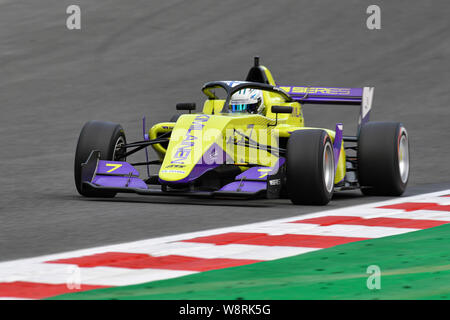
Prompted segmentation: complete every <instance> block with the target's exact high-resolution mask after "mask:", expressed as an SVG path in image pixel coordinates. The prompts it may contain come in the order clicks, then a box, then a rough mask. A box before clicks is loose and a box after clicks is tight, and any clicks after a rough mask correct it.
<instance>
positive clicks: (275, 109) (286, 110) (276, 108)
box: [272, 106, 292, 114]
mask: <svg viewBox="0 0 450 320" xmlns="http://www.w3.org/2000/svg"><path fill="white" fill-rule="evenodd" d="M272 113H276V114H278V113H292V107H287V106H272Z"/></svg>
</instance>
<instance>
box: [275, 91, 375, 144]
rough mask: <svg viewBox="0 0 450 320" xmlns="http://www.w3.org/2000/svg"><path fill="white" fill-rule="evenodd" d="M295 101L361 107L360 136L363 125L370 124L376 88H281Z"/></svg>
mask: <svg viewBox="0 0 450 320" xmlns="http://www.w3.org/2000/svg"><path fill="white" fill-rule="evenodd" d="M279 88H280V89H283V90H284V91H286V93H288V94H289V95H290V96H291V97H292V99H293V100H295V101H297V102H299V103H301V104H335V105H359V106H360V113H359V119H358V135H359V131H360V128H361V126H362V125H364V124H365V123H367V122H369V117H370V110H371V109H372V101H373V91H374V87H364V88H329V87H289V86H280V87H279Z"/></svg>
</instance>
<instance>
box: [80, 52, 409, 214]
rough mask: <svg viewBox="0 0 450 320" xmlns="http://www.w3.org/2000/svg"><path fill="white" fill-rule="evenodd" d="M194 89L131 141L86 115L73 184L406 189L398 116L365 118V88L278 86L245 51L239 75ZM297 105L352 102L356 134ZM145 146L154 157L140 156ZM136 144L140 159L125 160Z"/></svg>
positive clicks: (303, 191)
mask: <svg viewBox="0 0 450 320" xmlns="http://www.w3.org/2000/svg"><path fill="white" fill-rule="evenodd" d="M202 92H203V93H204V95H205V96H206V99H205V102H204V104H203V108H202V110H201V112H198V113H193V111H194V110H195V109H196V105H195V103H179V104H177V106H176V109H177V110H184V111H187V112H188V113H185V114H182V115H177V116H174V117H172V119H171V120H170V121H168V122H162V123H157V124H154V125H153V126H152V127H151V128H150V129H149V130H147V129H146V124H145V117H144V118H143V138H142V140H140V141H136V142H127V140H126V136H125V132H124V130H123V128H122V126H121V125H120V124H117V123H112V122H105V121H89V122H87V123H86V124H85V125H84V127H83V128H82V130H81V133H80V136H79V139H78V144H77V148H76V153H75V168H74V173H75V185H76V188H77V190H78V192H79V193H80V194H81V195H82V196H85V197H114V196H115V195H116V194H117V193H120V192H125V193H137V194H140V195H177V196H180V195H182V196H185V195H188V196H197V197H213V198H243V199H251V198H268V199H276V198H286V199H290V200H291V202H292V203H293V204H296V205H326V204H327V203H328V202H329V201H330V200H331V198H332V196H333V194H334V192H338V191H343V190H352V189H360V190H361V191H362V193H363V194H365V195H387V196H400V195H401V194H402V193H403V192H404V190H405V188H406V185H407V183H408V178H409V142H408V133H407V131H406V129H405V127H404V126H403V124H402V123H399V122H370V121H369V116H370V111H371V107H372V100H373V92H374V88H373V87H364V88H341V87H311V86H309V87H308V86H279V85H277V84H276V83H275V81H274V79H273V77H272V74H271V72H270V71H269V69H268V68H266V67H265V66H263V65H260V63H259V58H258V57H255V58H254V65H253V66H252V67H251V68H250V70H249V72H248V75H247V77H246V79H245V81H213V82H208V83H206V84H204V85H203V88H202ZM305 104H321V105H324V104H325V105H355V106H358V107H359V110H360V111H359V112H360V115H359V120H358V129H357V133H356V135H354V136H345V135H343V125H342V123H337V124H336V127H335V128H334V130H331V129H325V128H315V127H308V126H306V124H305V120H304V118H303V112H302V107H303V105H305ZM148 147H151V148H152V149H153V150H154V153H155V154H156V156H157V158H156V159H153V160H150V159H149V152H148ZM138 151H143V152H144V154H145V161H143V162H135V163H129V162H127V158H128V157H129V156H130V155H132V154H134V153H136V152H138ZM154 165H156V166H159V168H157V170H155V171H154V173H151V171H152V170H150V166H154ZM136 167H143V168H144V170H142V171H144V173H142V172H140V171H138V170H137V169H136ZM145 168H146V170H145ZM145 173H146V174H145Z"/></svg>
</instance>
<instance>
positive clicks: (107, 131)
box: [74, 121, 126, 198]
mask: <svg viewBox="0 0 450 320" xmlns="http://www.w3.org/2000/svg"><path fill="white" fill-rule="evenodd" d="M119 143H126V138H125V133H124V131H123V129H122V127H121V126H120V125H119V124H117V123H113V122H105V121H89V122H87V123H86V124H85V125H84V126H83V129H82V130H81V133H80V136H79V138H78V143H77V149H76V152H75V167H74V175H75V185H76V187H77V190H78V193H79V194H81V195H82V196H85V197H102V198H111V197H114V196H115V195H116V193H114V192H104V191H95V190H86V189H83V188H82V186H81V164H82V163H84V162H86V160H87V158H88V157H89V155H90V153H91V152H92V151H93V150H98V151H100V159H101V160H122V161H125V159H124V158H123V156H122V155H120V154H115V152H114V150H115V148H116V145H117V144H119Z"/></svg>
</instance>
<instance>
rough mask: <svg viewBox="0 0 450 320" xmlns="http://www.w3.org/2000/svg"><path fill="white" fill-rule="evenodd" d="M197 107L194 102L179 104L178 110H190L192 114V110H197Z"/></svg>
mask: <svg viewBox="0 0 450 320" xmlns="http://www.w3.org/2000/svg"><path fill="white" fill-rule="evenodd" d="M195 108H196V105H195V103H194V102H191V103H177V110H188V111H189V113H191V111H192V110H195Z"/></svg>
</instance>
